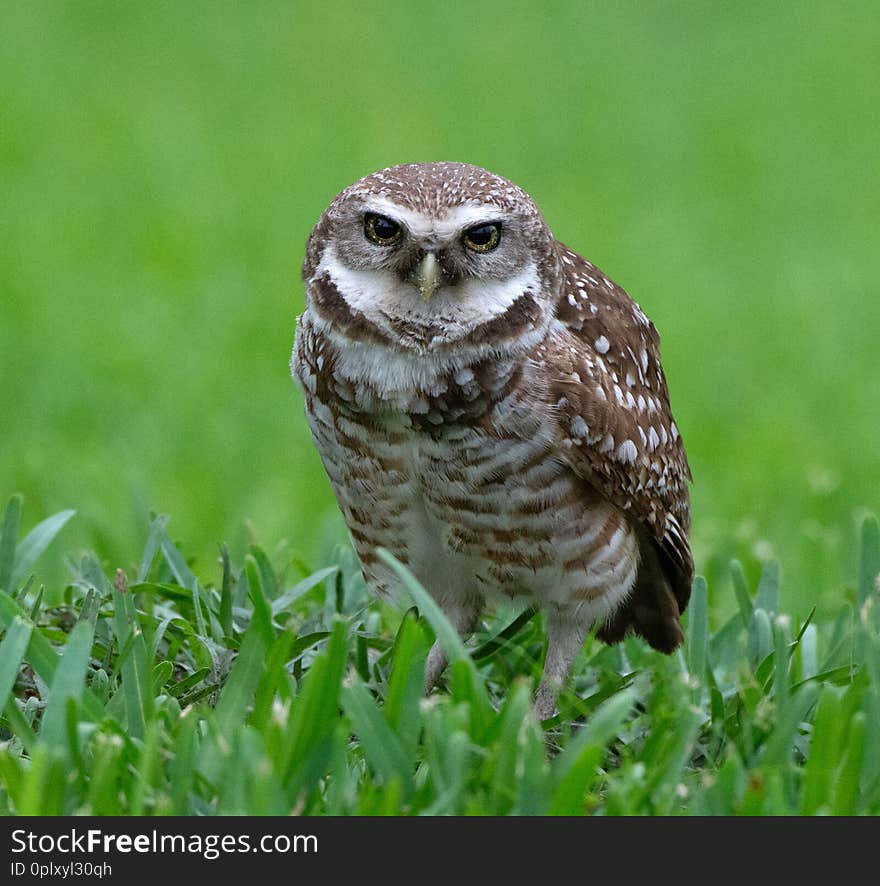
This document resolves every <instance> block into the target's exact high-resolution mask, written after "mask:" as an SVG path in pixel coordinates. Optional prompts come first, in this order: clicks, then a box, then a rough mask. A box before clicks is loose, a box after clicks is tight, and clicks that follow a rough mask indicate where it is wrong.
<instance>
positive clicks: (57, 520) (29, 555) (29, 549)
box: [0, 511, 76, 587]
mask: <svg viewBox="0 0 880 886" xmlns="http://www.w3.org/2000/svg"><path fill="white" fill-rule="evenodd" d="M75 513H76V511H59V512H58V513H57V514H53V515H52V516H51V517H48V518H47V519H45V520H43V522H42V523H38V524H37V525H36V526H34V528H33V529H32V530H31V531H30V532H29V533H28V534H27V535H26V536H25V537H24V538H23V539H22V541H21V544H19V546H18V548H17V549H16V552H15V565H14V566H13V567H12V576H11V577H10V584H11V586H12V587H14V586H15V585H16V583H17V582H19V581H21V579H22V578H24V576H25V575H27V573H28V572H30V569H31V567H32V566H33V565H34V563H36V562H37V560H38V558H39V557H40V555H41V554H42V553H43V551H45V550H46V548H48V547H49V545H50V544H51V543H52V540H53V539H54V538H55V536H56V535H58V533H59V532H61V530H62V529H63V528H64V527H65V525H66V524H67V522H68V520H70V518H71V517H72V516H73V515H74V514H75ZM2 586H3V585H2V583H0V587H2Z"/></svg>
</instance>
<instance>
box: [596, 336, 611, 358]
mask: <svg viewBox="0 0 880 886" xmlns="http://www.w3.org/2000/svg"><path fill="white" fill-rule="evenodd" d="M593 347H595V348H596V350H597V351H598V352H599V353H600V354H607V353H608V348H610V347H611V345H610V344H609V343H608V339H607V338H605V336H604V335H600V336H599V337H598V338H597V339H596V341H594V342H593Z"/></svg>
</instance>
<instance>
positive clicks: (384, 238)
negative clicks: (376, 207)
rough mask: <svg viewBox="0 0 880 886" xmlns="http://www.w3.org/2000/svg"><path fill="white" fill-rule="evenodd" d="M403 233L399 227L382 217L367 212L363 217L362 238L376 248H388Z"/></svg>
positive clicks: (394, 222)
mask: <svg viewBox="0 0 880 886" xmlns="http://www.w3.org/2000/svg"><path fill="white" fill-rule="evenodd" d="M401 233H403V232H402V231H401V229H400V225H399V224H397V222H396V221H394V220H393V219H390V218H386V217H385V216H384V215H376V213H375V212H368V213H367V214H366V215H364V236H365V237H366V238H367V240H369V241H370V242H371V243H375V244H376V245H377V246H390V245H391V244H392V243H396V242H397V241H398V240H399V239H400V235H401Z"/></svg>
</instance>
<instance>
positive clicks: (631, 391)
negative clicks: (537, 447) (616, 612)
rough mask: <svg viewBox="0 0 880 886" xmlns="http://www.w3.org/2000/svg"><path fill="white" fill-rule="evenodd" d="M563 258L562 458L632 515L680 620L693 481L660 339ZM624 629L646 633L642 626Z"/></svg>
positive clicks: (583, 264)
mask: <svg viewBox="0 0 880 886" xmlns="http://www.w3.org/2000/svg"><path fill="white" fill-rule="evenodd" d="M559 255H560V259H561V264H562V271H563V273H562V291H561V295H560V299H559V303H558V305H557V320H558V321H559V325H557V327H556V334H555V335H553V336H552V337H551V338H550V339H549V341H548V344H547V347H548V348H553V349H555V353H553V354H546V355H545V357H544V359H546V361H547V362H546V365H548V366H552V367H553V368H554V375H553V378H552V379H551V390H550V395H551V397H552V404H551V405H552V406H553V407H554V410H555V413H556V415H557V420H558V423H557V434H558V438H557V442H558V445H559V449H560V457H561V458H563V459H564V460H565V461H566V462H567V463H568V464H569V465H570V466H571V468H572V469H573V470H574V471H575V472H576V473H577V474H578V475H580V476H582V477H583V478H584V479H586V480H587V481H588V482H590V483H591V484H592V485H593V486H594V487H595V488H596V489H598V491H599V492H600V493H601V494H602V495H603V496H605V497H606V498H607V499H609V500H610V501H612V502H613V503H614V504H616V505H617V506H618V507H620V508H621V509H623V510H625V511H627V512H628V513H630V514H631V515H632V517H633V518H634V521H635V523H636V525H637V527H638V528H639V531H640V533H641V534H642V536H643V537H644V539H645V540H646V541H648V542H653V545H651V544H648V545H645V544H643V545H642V560H643V563H644V564H645V567H646V571H647V573H649V572H650V570H651V568H652V567H653V568H654V569H655V571H656V570H658V569H659V572H658V574H657V575H656V576H655V578H656V579H657V580H661V579H662V578H665V579H666V582H667V583H668V585H669V589H670V590H671V591H672V593H673V594H674V596H675V599H676V602H677V608H678V611H679V612H681V611H683V610H684V608H685V606H686V605H687V602H688V598H689V597H690V586H691V581H692V579H693V574H694V564H693V557H692V555H691V550H690V545H689V543H688V533H689V531H690V496H689V492H688V483H689V482H690V480H691V473H690V468H689V466H688V462H687V456H686V455H685V451H684V446H683V444H682V440H681V435H680V434H679V431H678V428H677V427H676V425H675V421H674V420H673V417H672V411H671V409H670V406H669V391H668V389H667V386H666V379H665V377H664V375H663V369H662V367H661V365H660V338H659V335H658V334H657V330H656V328H655V327H654V324H653V323H651V321H650V320H649V319H648V318H647V317H646V316H645V314H644V313H643V312H642V310H641V308H639V306H638V305H637V304H636V303H635V302H633V301H632V300H631V299H630V297H629V296H628V295H627V294H626V292H624V290H623V289H621V288H620V287H619V286H617V284H615V283H614V282H613V281H611V280H609V279H608V278H607V277H606V276H605V275H604V274H603V273H602V272H601V271H600V270H599V269H598V268H596V267H595V266H594V265H592V264H591V263H590V262H588V261H586V260H585V259H584V258H582V257H581V256H580V255H578V254H577V253H576V252H573V251H572V250H570V249H568V248H567V247H565V246H562V245H561V244H560V245H559ZM654 555H659V556H656V557H655V556H654ZM652 558H654V559H656V562H655V563H652V562H651V560H652ZM643 580H645V581H648V582H650V580H651V576H650V575H649V574H646V575H645V576H643ZM638 591H639V588H638V582H637V588H636V592H637V593H638ZM670 604H671V601H670ZM677 614H678V613H676V616H677ZM675 620H676V626H677V618H676V619H675ZM610 627H611V629H613V627H614V626H613V625H612V626H610ZM618 627H619V628H620V630H622V631H623V632H625V630H626V629H627V627H633V628H634V629H635V630H637V631H638V632H639V633H645V632H644V631H642V630H641V629H640V626H639V625H638V624H635V623H633V624H630V625H628V626H627V625H626V624H622V625H620V626H618ZM676 631H678V633H680V629H678V628H677V627H676ZM612 633H613V630H612ZM600 636H601V633H600ZM613 639H620V637H615V638H613ZM648 639H649V640H651V642H652V643H653V642H654V641H653V640H652V639H651V637H648ZM679 642H680V641H679ZM670 644H672V641H671V640H670V641H669V643H668V644H667V645H670ZM654 645H657V644H654ZM661 645H662V643H661ZM672 645H673V648H674V645H677V642H676V643H674V644H672ZM667 651H668V650H667Z"/></svg>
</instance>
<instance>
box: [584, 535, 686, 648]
mask: <svg viewBox="0 0 880 886" xmlns="http://www.w3.org/2000/svg"><path fill="white" fill-rule="evenodd" d="M639 546H640V553H641V561H640V563H639V572H638V575H637V576H636V581H635V585H634V586H633V590H632V593H631V594H630V595H629V597H627V599H626V600H625V602H624V603H623V604H622V605H621V606H620V607H619V608H618V609H617V610H615V611H614V612H613V613H612V615H611V616H610V618H609V619H608V621H606V622H605V624H604V625H603V626H602V628H601V629H600V630H599V632H598V634H597V636H598V637H599V639H600V640H602V641H603V642H605V643H609V644H610V643H619V642H620V641H621V640H623V638H624V637H626V636H627V634H638V635H639V636H641V637H644V638H645V639H646V640H647V641H648V643H649V644H650V645H651V646H652V647H653V648H654V649H657V650H659V651H660V652H665V653H667V654H669V653H670V652H674V651H675V650H676V649H677V648H678V647H679V646H681V644H682V642H683V641H684V633H683V632H682V629H681V621H680V619H681V613H682V612H684V610H685V608H686V607H687V604H688V599H689V597H690V583H691V577H690V576H688V575H685V574H684V572H683V571H682V570H681V568H680V567H679V566H678V565H677V564H675V563H673V562H672V561H671V560H670V559H669V558H668V557H666V556H665V554H664V553H663V552H662V551H661V550H660V549H659V548H658V547H657V543H656V542H655V541H654V540H653V539H651V538H649V537H648V536H647V534H642V535H641V537H640V545H639Z"/></svg>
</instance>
